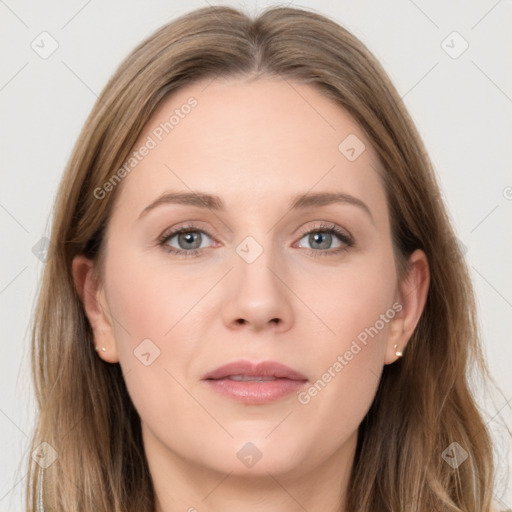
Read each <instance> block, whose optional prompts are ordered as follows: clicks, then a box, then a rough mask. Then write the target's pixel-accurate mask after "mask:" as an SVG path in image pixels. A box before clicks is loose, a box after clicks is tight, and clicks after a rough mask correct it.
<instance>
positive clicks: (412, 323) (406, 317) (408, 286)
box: [384, 249, 430, 364]
mask: <svg viewBox="0 0 512 512" xmlns="http://www.w3.org/2000/svg"><path fill="white" fill-rule="evenodd" d="M429 284H430V271H429V265H428V260H427V256H426V255H425V253H424V252H423V251H422V250H420V249H417V250H415V251H414V252H413V253H412V254H411V256H410V257H409V261H408V271H407V274H406V275H405V276H404V278H403V279H402V281H401V282H400V283H398V287H397V293H396V296H395V301H396V302H395V303H396V307H395V305H394V306H393V309H394V310H395V311H396V312H397V313H396V315H395V317H394V318H393V320H391V322H390V326H389V330H388V339H387V348H386V357H385V360H384V363H385V364H391V363H394V362H395V361H396V360H397V359H398V357H399V356H398V355H397V354H396V353H397V352H402V353H403V352H404V350H405V347H406V346H407V343H408V342H409V339H410V338H411V336H412V333H413V332H414V329H415V328H416V325H417V324H418V322H419V320H420V317H421V314H422V313H423V308H424V307H425V303H426V301H427V293H428V288H429ZM395 345H396V347H395Z"/></svg>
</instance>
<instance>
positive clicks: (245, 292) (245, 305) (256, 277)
mask: <svg viewBox="0 0 512 512" xmlns="http://www.w3.org/2000/svg"><path fill="white" fill-rule="evenodd" d="M258 238H259V239H260V240H261V242H260V241H259V240H257V239H256V237H255V236H252V235H249V236H247V237H245V238H244V239H243V240H242V241H241V242H240V243H239V244H238V245H237V246H236V248H235V252H236V254H235V255H234V267H235V268H234V272H232V273H230V274H231V280H232V286H231V287H230V290H231V293H230V296H229V298H228V299H227V302H226V304H225V305H224V309H225V311H224V316H225V321H226V322H227V323H228V324H233V323H236V324H250V325H251V326H252V327H253V328H255V329H256V328H258V329H259V328H262V327H264V326H265V325H267V324H268V323H272V324H279V325H281V326H285V325H288V327H289V324H291V321H292V309H291V304H290V294H289V293H288V292H287V288H286V286H285V285H284V283H283V281H284V282H286V277H285V276H284V275H283V276H281V275H280V274H282V273H283V270H282V268H283V266H282V265H281V261H280V255H279V254H278V253H277V252H276V251H275V250H274V249H275V248H274V247H273V243H272V236H271V234H268V235H259V236H258Z"/></svg>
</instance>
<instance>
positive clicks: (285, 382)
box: [205, 379, 307, 404]
mask: <svg viewBox="0 0 512 512" xmlns="http://www.w3.org/2000/svg"><path fill="white" fill-rule="evenodd" d="M205 382H206V383H207V384H208V385H209V386H210V387H211V388H212V389H214V390H215V391H217V392H218V393H220V394H222V395H224V396H227V397H229V398H232V399H234V400H237V401H239V402H243V403H246V404H266V403H269V402H274V401H275V400H279V399H280V398H283V397H285V396H287V395H289V394H290V393H294V392H298V391H300V390H301V389H302V388H303V387H304V385H305V384H306V383H307V381H304V380H291V379H275V380H267V381H261V382H257V381H237V380H231V379H219V380H206V381H205Z"/></svg>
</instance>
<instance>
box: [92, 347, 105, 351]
mask: <svg viewBox="0 0 512 512" xmlns="http://www.w3.org/2000/svg"><path fill="white" fill-rule="evenodd" d="M94 350H96V352H98V347H94ZM101 351H102V352H106V351H107V349H106V348H105V347H101Z"/></svg>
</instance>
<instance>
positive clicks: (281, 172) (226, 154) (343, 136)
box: [118, 78, 385, 213]
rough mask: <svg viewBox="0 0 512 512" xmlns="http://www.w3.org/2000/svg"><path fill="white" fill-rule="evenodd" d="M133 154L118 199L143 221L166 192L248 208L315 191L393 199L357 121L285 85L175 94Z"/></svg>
mask: <svg viewBox="0 0 512 512" xmlns="http://www.w3.org/2000/svg"><path fill="white" fill-rule="evenodd" d="M144 147H146V148H149V149H143V148H144ZM134 153H137V156H134ZM142 153H144V154H143V155H142ZM130 155H131V158H130V159H129V160H127V162H128V164H127V168H128V167H130V165H129V163H130V161H131V164H132V165H131V169H130V172H129V173H127V174H128V175H127V177H126V178H124V180H123V182H122V187H121V188H122V190H119V191H118V192H120V193H121V198H120V202H121V207H122V203H129V208H130V210H133V211H134V212H135V210H139V211H140V210H141V209H143V208H144V206H145V204H146V203H148V202H149V201H151V200H154V199H155V198H156V197H158V196H159V195H161V194H162V193H163V192H165V191H167V190H173V191H176V190H179V191H189V192H190V191H191V190H192V191H193V190H200V191H203V192H209V193H212V194H216V195H219V196H221V197H223V198H225V202H226V204H227V205H228V207H229V205H232V206H233V207H235V206H238V207H245V208H246V209H247V208H250V207H251V205H254V207H256V206H257V205H258V203H259V204H260V206H261V201H265V202H266V203H267V204H269V203H272V202H273V200H274V199H275V201H274V203H275V204H276V205H279V204H284V201H283V198H284V197H285V196H287V197H292V196H294V195H296V194H299V193H305V192H307V191H309V190H311V191H314V192H316V191H325V190H329V191H332V190H335V191H342V192H345V193H349V194H353V195H355V196H357V197H359V198H361V199H362V200H365V199H364V198H366V200H367V201H369V202H373V203H375V202H376V201H377V203H378V202H379V201H380V203H382V201H383V200H384V195H383V188H382V185H381V183H380V179H379V177H378V174H377V170H378V169H379V168H380V165H379V162H378V158H377V156H376V153H375V151H374V149H373V148H372V147H371V145H370V142H369V140H368V139H367V137H366V136H365V134H364V132H363V131H362V130H361V129H360V127H359V126H358V124H357V123H356V122H355V121H354V120H353V118H352V117H351V116H350V115H348V113H347V112H346V111H345V110H344V109H343V108H341V107H340V106H339V105H337V104H335V103H334V102H333V101H332V100H330V99H329V98H326V97H325V96H323V95H322V94H321V93H320V92H319V91H318V90H317V89H315V88H314V87H312V86H309V85H304V84H299V83H296V82H292V81H289V80H284V79H280V78H260V79H257V80H250V81H249V80H247V79H236V78H230V79H227V78H222V79H220V78H217V79H214V80H212V79H208V80H202V81H200V82H196V83H193V84H191V85H189V86H186V87H183V88H181V89H179V90H177V91H175V92H173V93H172V94H171V95H169V96H168V97H167V98H166V99H165V100H164V101H163V102H162V103H161V105H160V106H159V107H158V108H157V110H156V111H155V112H154V113H153V115H152V117H151V118H150V120H149V122H148V123H147V124H146V126H145V128H144V130H143V131H142V133H141V134H140V136H139V139H138V141H137V142H136V143H135V145H134V147H133V148H132V151H131V152H130ZM123 197H124V200H123ZM134 203H136V204H134ZM375 207H377V208H382V207H385V204H380V205H379V204H377V205H375ZM128 213H129V212H128Z"/></svg>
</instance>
